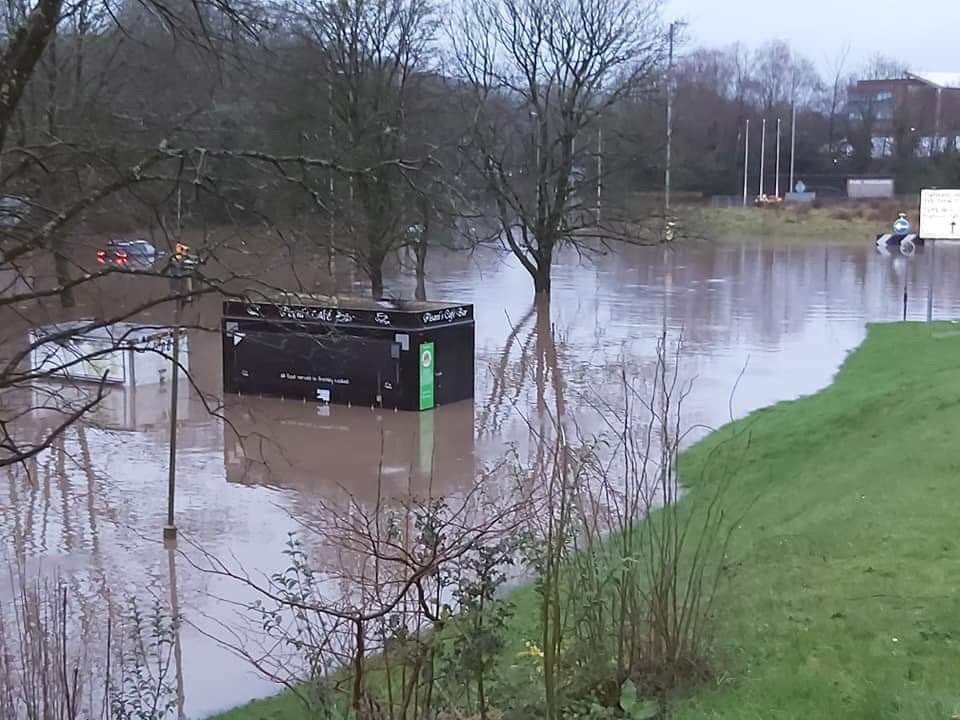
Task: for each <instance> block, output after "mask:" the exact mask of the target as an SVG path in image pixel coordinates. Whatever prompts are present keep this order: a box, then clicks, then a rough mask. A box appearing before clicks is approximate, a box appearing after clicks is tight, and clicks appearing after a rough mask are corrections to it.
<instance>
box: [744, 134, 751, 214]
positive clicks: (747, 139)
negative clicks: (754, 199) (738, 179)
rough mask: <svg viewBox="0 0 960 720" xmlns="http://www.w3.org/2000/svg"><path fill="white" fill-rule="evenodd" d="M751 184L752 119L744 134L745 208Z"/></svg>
mask: <svg viewBox="0 0 960 720" xmlns="http://www.w3.org/2000/svg"><path fill="white" fill-rule="evenodd" d="M749 182H750V118H747V129H746V131H745V132H744V134H743V206H744V207H746V206H747V192H748V190H747V187H748V184H749Z"/></svg>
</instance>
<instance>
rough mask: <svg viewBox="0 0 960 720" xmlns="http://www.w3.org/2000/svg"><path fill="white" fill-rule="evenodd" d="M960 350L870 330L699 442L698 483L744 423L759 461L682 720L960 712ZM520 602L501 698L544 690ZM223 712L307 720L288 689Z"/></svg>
mask: <svg viewBox="0 0 960 720" xmlns="http://www.w3.org/2000/svg"><path fill="white" fill-rule="evenodd" d="M958 358H960V326H954V325H950V324H942V323H941V324H933V325H921V324H897V325H880V326H872V327H871V328H870V331H869V333H868V337H867V339H866V341H865V342H864V344H863V345H862V346H861V347H860V348H859V349H858V350H856V351H855V352H854V353H853V354H851V356H850V357H849V358H848V360H847V362H846V363H845V364H844V366H843V368H842V369H841V371H840V372H839V374H838V376H837V378H836V380H835V382H834V383H833V384H832V385H831V386H830V387H828V388H826V389H825V390H823V391H822V392H820V393H818V394H816V395H814V396H811V397H808V398H804V399H801V400H797V401H793V402H786V403H781V404H778V405H775V406H773V407H771V408H768V409H766V410H762V411H759V412H757V413H754V414H753V415H751V416H750V417H749V418H747V419H745V420H743V421H741V422H739V423H737V424H736V426H735V427H733V428H723V429H721V430H719V431H717V432H716V433H714V434H713V435H711V436H710V437H708V438H706V439H705V440H703V441H702V442H700V443H699V444H697V445H696V446H695V447H693V448H691V449H690V450H689V451H688V452H687V453H685V455H684V457H683V459H682V464H683V472H684V477H688V478H695V477H699V475H700V473H699V470H700V469H701V467H702V465H703V463H704V462H705V461H706V459H707V457H708V455H709V454H710V453H711V452H716V451H717V447H718V446H720V445H721V443H723V442H724V441H725V440H726V439H728V438H729V437H730V436H731V432H732V430H734V429H736V430H739V431H744V430H747V431H748V432H744V433H741V434H740V435H739V436H738V437H739V438H741V440H738V441H737V443H739V442H742V441H746V440H745V439H746V438H749V449H748V450H747V452H746V454H745V455H744V454H743V448H742V447H741V448H738V447H733V446H731V447H730V448H729V451H731V452H738V453H740V454H741V457H743V462H742V463H741V469H740V472H739V473H738V476H737V478H736V480H735V482H734V483H733V484H732V486H731V488H730V490H729V497H728V498H727V502H728V503H729V504H730V505H731V506H746V505H750V511H749V513H748V514H747V516H746V517H745V518H744V520H743V522H742V524H741V527H740V528H739V529H738V530H737V532H736V533H735V534H734V536H733V541H732V544H731V546H730V548H729V552H728V558H729V577H728V578H727V580H726V582H725V586H724V589H723V592H722V594H721V596H720V598H719V605H718V607H717V635H716V640H715V647H716V655H715V658H714V662H715V666H716V669H717V671H718V675H717V679H716V681H715V682H714V683H712V684H711V685H710V686H709V687H701V688H698V689H697V690H695V691H693V692H690V693H688V694H686V695H685V696H683V697H680V698H678V699H677V703H676V705H675V708H674V710H675V713H674V715H673V717H675V718H677V719H678V720H700V719H704V720H705V719H707V718H731V719H732V718H736V719H737V720H752V719H754V718H756V719H757V720H759V719H760V718H763V719H764V720H775V719H778V718H784V719H786V718H811V717H812V718H871V720H873V719H877V718H911V719H918V720H924V719H926V718H930V719H933V718H938V719H940V720H942V719H944V718H951V717H954V716H956V713H958V712H960V680H958V674H957V669H958V668H960V602H958V599H957V595H956V588H957V587H958V586H960V562H958V542H960V540H958V538H960V534H958V532H957V529H956V528H957V510H956V508H957V507H960V482H958V479H960V450H957V443H956V432H957V428H960V361H958ZM737 443H733V444H732V445H736V444H737ZM699 491H701V490H700V489H699V488H698V487H697V486H693V487H691V488H690V495H691V497H693V496H695V495H696V494H697V493H698V492H699ZM512 600H513V603H514V606H515V613H514V617H513V619H512V620H511V626H510V632H509V634H508V635H509V637H510V643H508V647H507V648H506V650H505V652H504V656H503V665H502V667H501V668H500V672H499V674H500V675H501V676H504V677H507V678H509V680H508V681H507V682H504V683H503V684H502V685H501V686H500V691H501V692H500V693H499V697H498V705H499V706H500V707H520V706H522V699H521V696H522V695H524V694H526V696H527V697H528V698H530V697H531V696H532V695H536V694H537V692H538V690H537V689H536V687H535V686H536V683H537V677H536V660H535V658H523V657H522V650H523V648H524V643H525V641H526V640H528V639H534V638H535V637H536V632H537V612H538V604H537V602H536V596H535V595H534V592H533V590H532V589H531V588H523V589H521V590H519V591H518V592H516V593H515V594H514V596H513V598H512ZM513 695H516V697H515V698H514V697H511V696H513ZM507 715H510V714H509V713H507ZM511 717H512V715H511ZM218 720H305V719H304V718H303V716H302V714H301V711H300V708H299V707H298V705H297V703H296V702H295V700H294V699H293V698H292V697H291V696H284V695H281V696H278V697H277V698H272V699H269V700H265V701H261V702H258V703H254V704H251V705H248V706H245V707H242V708H238V709H235V710H233V711H230V712H228V713H226V714H224V715H221V716H218Z"/></svg>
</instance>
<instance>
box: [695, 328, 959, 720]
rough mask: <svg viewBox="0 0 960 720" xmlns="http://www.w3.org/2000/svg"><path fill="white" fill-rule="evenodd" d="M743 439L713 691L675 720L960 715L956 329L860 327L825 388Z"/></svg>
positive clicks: (757, 424) (758, 419)
mask: <svg viewBox="0 0 960 720" xmlns="http://www.w3.org/2000/svg"><path fill="white" fill-rule="evenodd" d="M747 424H748V425H749V426H750V429H751V430H750V432H751V449H750V452H749V454H748V456H747V464H746V467H745V468H744V469H743V471H742V472H741V473H740V474H739V476H738V478H737V481H736V483H735V484H734V485H733V489H732V492H733V494H734V495H735V496H739V497H734V498H732V499H733V500H735V501H736V500H740V501H743V500H745V499H747V498H750V497H758V500H757V502H756V503H755V504H754V505H753V507H752V509H751V510H750V512H749V514H748V515H747V517H746V518H745V520H744V521H743V523H742V528H741V529H740V530H738V532H737V534H736V535H735V536H734V538H733V542H732V545H731V547H730V553H729V554H730V558H731V561H732V562H733V563H734V567H735V568H736V569H735V573H734V576H733V578H732V581H731V584H730V585H729V586H728V587H727V588H726V589H725V591H724V595H723V598H722V600H723V602H722V608H721V616H720V622H719V634H718V637H717V651H718V657H717V662H718V664H719V667H720V668H721V669H722V674H721V677H720V680H719V681H718V682H717V683H716V685H715V686H714V687H711V688H707V689H704V690H702V691H698V692H696V693H695V694H693V695H692V696H691V697H689V698H687V699H685V701H683V702H682V703H681V704H680V707H679V712H678V713H677V717H678V718H683V719H691V718H738V719H740V720H751V719H753V718H757V719H758V720H759V719H760V718H763V719H764V720H772V719H773V718H865V719H866V718H870V719H872V720H878V719H880V718H915V719H920V718H931V719H933V718H941V719H942V718H951V717H952V716H953V715H954V714H955V713H957V712H960V554H958V541H960V522H958V521H960V446H958V439H960V326H956V327H955V326H952V325H947V324H935V325H922V324H898V325H879V326H873V327H871V328H870V332H869V334H868V337H867V340H866V341H865V342H864V344H863V346H862V347H860V348H859V349H858V350H857V351H856V352H854V353H853V354H852V355H851V356H850V357H849V359H848V360H847V362H846V363H845V364H844V366H843V368H842V370H841V372H840V373H839V375H838V377H837V378H836V381H835V382H834V383H833V385H831V386H830V387H829V388H827V389H825V390H824V391H822V392H820V393H818V394H817V395H815V396H812V397H809V398H805V399H802V400H798V401H796V402H789V403H781V404H779V405H776V406H774V407H772V408H769V409H767V410H763V411H761V412H759V413H756V414H754V415H753V416H752V417H750V418H749V419H748V420H746V421H745V422H744V423H741V424H740V425H741V427H743V426H745V425H747ZM728 432H729V429H727V430H721V431H719V432H718V433H716V434H715V435H714V436H712V437H710V438H708V439H707V440H706V441H704V442H703V443H701V444H700V445H698V446H697V447H695V448H693V449H692V451H690V452H689V453H688V454H687V456H686V458H685V460H686V463H687V464H688V465H687V467H688V468H689V469H691V470H693V469H695V467H696V465H697V464H698V463H699V462H702V460H703V458H704V457H705V456H706V452H707V451H708V450H709V448H710V447H711V446H712V445H714V444H716V443H717V442H718V441H719V440H720V439H721V438H722V437H723V436H724V435H725V434H726V433H728ZM694 492H696V489H694Z"/></svg>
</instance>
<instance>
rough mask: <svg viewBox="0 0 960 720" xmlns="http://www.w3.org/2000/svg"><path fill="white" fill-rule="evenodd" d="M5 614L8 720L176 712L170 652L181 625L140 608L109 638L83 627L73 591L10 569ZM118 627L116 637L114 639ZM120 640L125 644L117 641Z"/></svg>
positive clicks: (132, 608) (2, 656)
mask: <svg viewBox="0 0 960 720" xmlns="http://www.w3.org/2000/svg"><path fill="white" fill-rule="evenodd" d="M10 577H11V581H12V583H13V586H14V598H13V599H12V600H11V602H10V604H9V605H8V606H2V607H0V717H2V718H4V719H5V720H7V719H9V720H20V719H23V720H134V719H136V720H164V718H167V717H170V716H171V715H172V713H173V711H174V709H175V706H176V703H175V694H174V688H173V687H172V684H171V682H170V665H171V653H172V648H173V642H174V635H175V633H176V631H177V627H178V624H179V618H176V617H172V616H170V615H169V614H168V613H166V612H165V610H164V609H163V608H162V607H161V606H160V604H159V603H158V602H155V603H154V604H153V606H152V609H151V612H150V613H149V615H148V616H144V615H143V614H142V612H141V610H140V606H139V604H138V602H137V601H135V600H130V601H129V602H128V611H127V613H126V614H124V615H122V616H121V618H120V620H119V622H116V623H114V620H113V614H112V612H110V611H109V610H108V614H107V623H106V635H105V636H97V635H96V634H95V633H90V632H86V631H84V630H83V629H81V628H78V627H77V623H76V622H75V620H74V618H73V615H72V612H73V609H72V608H71V599H70V591H69V589H68V588H67V586H66V585H64V584H63V583H60V582H58V581H56V580H43V579H31V578H29V577H28V575H27V573H26V571H25V570H24V569H23V568H15V569H11V573H10ZM115 628H117V632H115ZM118 635H119V639H118V638H117V636H118Z"/></svg>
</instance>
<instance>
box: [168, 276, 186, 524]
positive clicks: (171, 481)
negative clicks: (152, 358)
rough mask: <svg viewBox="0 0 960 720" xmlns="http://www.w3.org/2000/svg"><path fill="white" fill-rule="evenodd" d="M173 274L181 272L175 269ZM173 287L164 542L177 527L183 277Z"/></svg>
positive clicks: (179, 277)
mask: <svg viewBox="0 0 960 720" xmlns="http://www.w3.org/2000/svg"><path fill="white" fill-rule="evenodd" d="M175 272H177V273H180V272H182V268H176V269H175ZM174 287H176V289H177V305H176V310H175V311H174V320H173V352H172V357H171V364H172V366H173V367H172V369H173V377H172V378H171V380H170V460H169V475H168V481H167V524H166V525H165V526H164V528H163V538H164V540H173V539H175V538H176V537H177V525H176V523H175V522H174V518H173V507H174V499H175V497H176V488H177V400H178V398H177V395H178V387H179V384H180V383H179V380H180V314H181V312H182V311H183V298H181V297H180V294H181V293H182V292H183V276H182V275H179V274H178V275H177V279H176V282H175V283H174Z"/></svg>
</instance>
